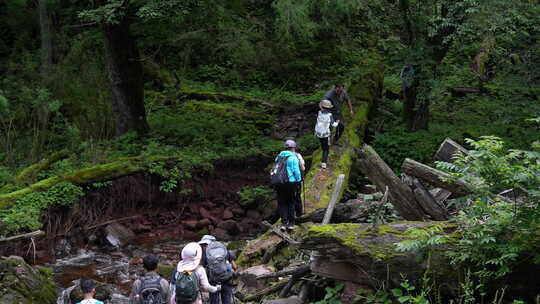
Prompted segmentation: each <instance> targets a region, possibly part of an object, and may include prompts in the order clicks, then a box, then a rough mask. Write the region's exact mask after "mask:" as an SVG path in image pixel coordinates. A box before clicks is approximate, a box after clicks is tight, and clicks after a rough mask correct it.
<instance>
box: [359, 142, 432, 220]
mask: <svg viewBox="0 0 540 304" xmlns="http://www.w3.org/2000/svg"><path fill="white" fill-rule="evenodd" d="M359 154H360V155H359V156H360V157H359V160H358V164H359V165H360V169H361V170H362V172H363V173H364V174H365V175H366V176H367V177H368V178H369V180H370V181H371V182H373V183H374V184H375V186H377V189H379V190H380V191H384V190H385V189H386V186H388V189H389V196H390V202H391V203H392V205H394V207H395V208H396V210H397V211H398V212H399V214H400V215H401V216H403V217H404V218H405V219H406V220H412V221H414V220H422V219H423V218H424V216H423V212H422V211H421V210H420V208H419V206H418V205H417V203H416V200H415V196H414V193H413V192H412V190H411V188H409V187H408V186H407V185H405V184H404V183H403V182H402V181H401V180H400V179H399V178H398V177H397V176H396V175H395V174H394V172H393V171H392V169H390V167H388V165H387V164H386V163H385V162H384V160H382V158H381V157H380V156H379V155H378V154H377V152H375V150H374V149H373V148H372V147H370V146H369V145H364V146H363V147H362V149H361V150H360V153H359Z"/></svg>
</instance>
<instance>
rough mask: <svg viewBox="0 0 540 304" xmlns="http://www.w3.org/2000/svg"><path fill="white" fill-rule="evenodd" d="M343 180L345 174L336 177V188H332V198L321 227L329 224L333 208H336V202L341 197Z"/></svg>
mask: <svg viewBox="0 0 540 304" xmlns="http://www.w3.org/2000/svg"><path fill="white" fill-rule="evenodd" d="M344 180H345V174H340V175H338V177H337V180H336V186H335V188H334V192H333V193H332V198H331V199H330V202H329V203H328V208H326V213H325V215H324V218H323V221H322V224H323V225H325V224H328V223H330V220H331V219H332V213H333V212H334V208H335V207H336V203H337V200H338V199H339V196H340V195H341V188H342V187H343V181H344Z"/></svg>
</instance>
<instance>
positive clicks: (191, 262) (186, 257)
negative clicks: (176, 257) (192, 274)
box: [176, 242, 202, 272]
mask: <svg viewBox="0 0 540 304" xmlns="http://www.w3.org/2000/svg"><path fill="white" fill-rule="evenodd" d="M201 257H202V248H201V245H199V244H197V243H195V242H192V243H189V244H187V245H186V246H184V249H182V260H181V261H180V262H178V267H177V268H176V270H177V271H178V272H183V271H193V270H195V268H197V266H199V265H200V264H201Z"/></svg>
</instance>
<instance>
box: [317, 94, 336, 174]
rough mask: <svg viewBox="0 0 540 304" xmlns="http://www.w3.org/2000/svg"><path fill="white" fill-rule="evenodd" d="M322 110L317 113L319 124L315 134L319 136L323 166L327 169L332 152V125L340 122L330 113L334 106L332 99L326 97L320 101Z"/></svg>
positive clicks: (334, 125)
mask: <svg viewBox="0 0 540 304" xmlns="http://www.w3.org/2000/svg"><path fill="white" fill-rule="evenodd" d="M319 107H320V108H321V110H320V111H319V113H318V114H317V124H315V136H316V137H317V138H319V142H320V143H321V148H322V151H323V154H322V159H321V168H323V169H326V163H327V162H328V153H329V152H330V136H331V135H332V131H331V130H330V126H332V127H334V128H335V127H337V126H338V122H336V121H334V116H333V115H332V113H330V109H332V108H333V107H334V106H333V105H332V102H331V101H330V100H327V99H324V100H322V101H321V102H320V103H319Z"/></svg>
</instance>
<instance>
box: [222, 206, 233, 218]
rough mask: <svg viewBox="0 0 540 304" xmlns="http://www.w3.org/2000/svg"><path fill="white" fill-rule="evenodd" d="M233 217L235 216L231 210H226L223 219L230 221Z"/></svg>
mask: <svg viewBox="0 0 540 304" xmlns="http://www.w3.org/2000/svg"><path fill="white" fill-rule="evenodd" d="M233 217H234V214H233V212H232V211H231V210H230V209H225V211H223V219H224V220H230V219H232V218H233Z"/></svg>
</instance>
